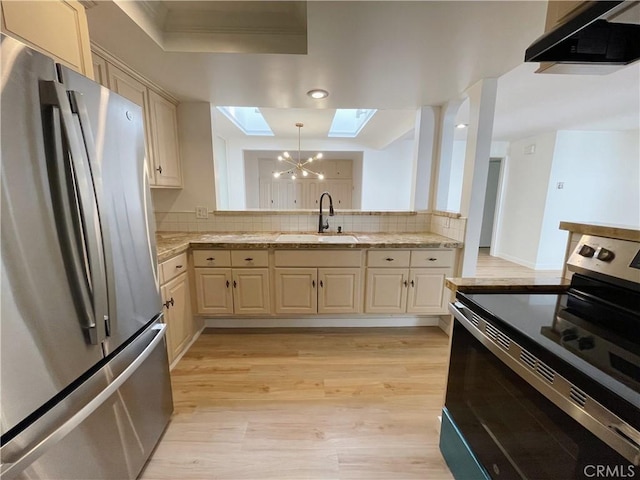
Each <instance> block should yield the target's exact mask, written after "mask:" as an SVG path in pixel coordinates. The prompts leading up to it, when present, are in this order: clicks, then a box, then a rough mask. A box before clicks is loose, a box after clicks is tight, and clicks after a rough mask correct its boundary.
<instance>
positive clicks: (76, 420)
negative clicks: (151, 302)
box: [0, 323, 167, 480]
mask: <svg viewBox="0 0 640 480" xmlns="http://www.w3.org/2000/svg"><path fill="white" fill-rule="evenodd" d="M166 328H167V325H166V324H163V323H156V324H154V325H153V326H152V327H151V329H152V330H157V334H156V335H155V336H154V337H153V340H151V342H149V345H147V346H146V347H145V349H144V350H143V351H142V352H141V353H140V355H138V357H137V358H136V359H135V360H134V361H133V362H131V364H129V365H128V366H127V368H125V369H124V370H123V371H122V373H121V374H120V375H118V376H117V377H116V378H115V379H113V381H112V382H111V383H110V384H109V385H108V386H107V387H106V388H105V389H104V390H102V391H101V392H100V393H99V394H98V395H96V396H95V397H94V398H93V399H92V400H91V401H89V402H88V403H87V404H86V405H84V406H83V407H82V408H81V409H80V410H78V411H77V412H76V413H75V414H74V415H73V416H72V417H71V418H69V420H67V421H66V422H65V423H64V424H62V425H61V426H60V427H58V428H57V429H55V430H54V431H53V432H51V433H49V434H48V435H46V437H44V438H42V440H40V441H39V442H38V443H37V444H36V445H35V446H33V447H31V448H29V449H28V450H27V451H26V452H20V453H19V454H18V455H16V456H17V457H18V458H17V459H16V460H13V461H11V462H9V463H2V464H1V466H0V476H2V478H3V480H9V479H11V478H15V477H16V476H18V475H19V474H20V473H21V472H22V471H23V470H24V469H25V468H27V467H28V466H29V465H31V464H32V463H33V462H35V461H36V460H37V459H38V458H39V457H41V456H42V455H44V454H45V453H46V452H47V451H48V450H49V449H50V448H52V447H54V446H55V445H56V444H57V443H58V442H60V441H61V440H62V439H63V438H64V437H65V436H67V435H68V434H69V433H70V432H71V431H73V430H74V429H75V428H77V427H78V426H79V425H80V424H81V423H82V422H83V421H84V420H85V419H86V418H87V417H89V415H91V414H92V413H93V412H95V411H96V410H97V409H98V408H99V407H100V406H101V405H102V404H103V403H104V402H105V401H107V399H108V398H109V397H110V396H111V395H113V394H114V393H115V392H116V390H118V389H119V388H120V387H121V386H122V384H124V382H126V381H127V380H128V379H129V377H131V375H133V374H134V373H135V372H136V370H137V369H138V368H139V367H140V366H141V365H142V364H143V363H144V362H145V360H146V359H147V358H148V357H149V355H151V353H152V352H153V350H154V349H155V348H156V346H157V345H158V344H159V343H160V342H161V341H162V340H163V338H164V336H165V333H166ZM17 438H19V437H17ZM11 443H12V442H11V441H9V442H7V443H6V444H4V445H2V448H0V453H2V450H5V448H6V449H7V450H10V449H11V447H12V445H11ZM6 456H7V455H2V458H3V459H4V458H6ZM11 457H14V456H13V455H11Z"/></svg>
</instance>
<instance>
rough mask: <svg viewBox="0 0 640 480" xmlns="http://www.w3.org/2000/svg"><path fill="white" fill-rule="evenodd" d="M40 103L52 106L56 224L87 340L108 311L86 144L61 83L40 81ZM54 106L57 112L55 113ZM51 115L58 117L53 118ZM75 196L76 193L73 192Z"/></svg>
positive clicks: (94, 338)
mask: <svg viewBox="0 0 640 480" xmlns="http://www.w3.org/2000/svg"><path fill="white" fill-rule="evenodd" d="M40 93H41V99H42V102H43V105H44V106H46V107H53V118H54V120H53V122H52V124H53V129H52V130H53V132H52V135H53V138H52V139H51V143H53V144H54V145H55V146H54V148H53V150H54V151H55V152H54V155H53V156H51V157H49V161H48V164H49V168H50V175H49V179H50V182H51V192H52V194H53V196H54V199H53V200H54V202H56V203H58V204H59V206H60V207H61V208H60V209H56V214H57V219H58V220H59V221H60V223H61V226H60V230H59V234H60V235H61V237H62V238H61V244H62V245H63V248H64V249H65V250H66V251H65V256H67V257H68V258H69V259H70V263H69V264H68V265H67V272H68V274H69V276H70V277H71V278H70V280H71V282H70V283H71V284H72V285H73V288H74V290H75V292H74V294H75V296H76V297H77V298H78V301H79V302H80V304H81V306H80V310H81V315H80V317H81V320H82V323H83V325H82V327H83V329H84V330H85V331H86V332H87V335H88V340H89V342H90V343H92V344H94V345H97V344H99V343H101V342H102V341H103V340H104V339H105V328H106V327H105V325H104V323H103V319H104V318H105V316H108V313H109V311H108V301H107V294H106V285H105V282H106V280H105V278H106V276H105V262H104V255H103V247H102V242H101V241H100V239H99V237H100V221H99V213H98V211H97V205H96V197H95V190H94V186H93V181H92V177H91V171H90V168H89V167H88V161H87V159H86V149H85V148H84V146H83V145H82V141H81V140H80V138H79V135H78V127H77V126H76V120H74V118H73V114H72V112H71V107H70V103H69V99H68V97H67V92H66V90H65V89H64V87H63V86H62V84H60V83H57V82H54V81H46V82H41V84H40ZM56 112H58V113H56ZM56 117H57V118H58V119H59V121H57V120H56ZM61 145H63V146H64V147H66V150H67V152H68V154H67V152H65V150H64V149H63V148H61ZM78 197H79V198H78Z"/></svg>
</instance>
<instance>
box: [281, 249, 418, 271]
mask: <svg viewBox="0 0 640 480" xmlns="http://www.w3.org/2000/svg"><path fill="white" fill-rule="evenodd" d="M407 253H408V252H407ZM361 263H362V250H325V251H321V250H276V252H275V266H276V267H359V266H360V265H361Z"/></svg>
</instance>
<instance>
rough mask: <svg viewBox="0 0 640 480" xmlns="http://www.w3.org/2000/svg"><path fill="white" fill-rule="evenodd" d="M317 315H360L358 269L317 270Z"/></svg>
mask: <svg viewBox="0 0 640 480" xmlns="http://www.w3.org/2000/svg"><path fill="white" fill-rule="evenodd" d="M318 287H319V288H318V313H360V311H361V310H362V309H361V307H360V304H361V302H360V298H361V296H360V269H359V268H320V269H318Z"/></svg>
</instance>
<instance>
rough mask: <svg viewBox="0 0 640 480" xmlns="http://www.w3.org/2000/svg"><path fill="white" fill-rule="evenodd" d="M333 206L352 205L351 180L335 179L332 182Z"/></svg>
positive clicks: (343, 206) (349, 206)
mask: <svg viewBox="0 0 640 480" xmlns="http://www.w3.org/2000/svg"><path fill="white" fill-rule="evenodd" d="M333 195H334V196H333V206H334V207H335V208H340V209H345V208H346V209H350V208H351V205H352V203H353V202H352V197H353V188H352V184H351V180H336V181H334V182H333Z"/></svg>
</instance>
